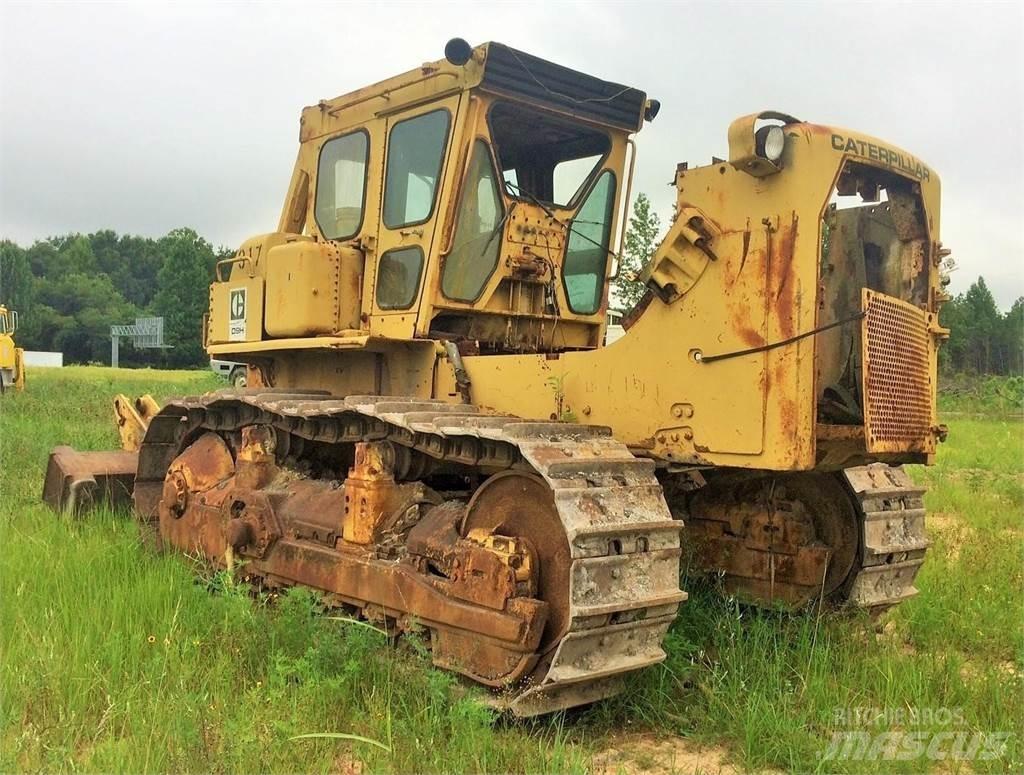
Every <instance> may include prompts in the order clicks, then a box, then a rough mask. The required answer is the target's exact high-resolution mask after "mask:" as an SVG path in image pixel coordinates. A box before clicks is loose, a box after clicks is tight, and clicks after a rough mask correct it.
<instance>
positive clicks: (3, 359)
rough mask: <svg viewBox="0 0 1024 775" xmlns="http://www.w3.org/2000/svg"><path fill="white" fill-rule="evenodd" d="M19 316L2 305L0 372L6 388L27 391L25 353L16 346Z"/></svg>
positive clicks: (0, 306) (0, 315)
mask: <svg viewBox="0 0 1024 775" xmlns="http://www.w3.org/2000/svg"><path fill="white" fill-rule="evenodd" d="M17 321H18V314H17V313H16V312H15V311H14V310H9V309H7V307H5V306H3V305H2V304H0V370H3V371H4V373H5V375H6V377H5V378H4V384H5V386H6V387H13V388H15V389H16V390H24V389H25V351H24V350H22V349H21V348H20V347H16V346H15V344H14V332H15V331H16V330H17V327H18V326H17Z"/></svg>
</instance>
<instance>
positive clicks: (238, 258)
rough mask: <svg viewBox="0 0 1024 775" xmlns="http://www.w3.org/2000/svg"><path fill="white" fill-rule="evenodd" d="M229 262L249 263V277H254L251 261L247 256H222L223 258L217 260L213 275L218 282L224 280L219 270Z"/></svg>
mask: <svg viewBox="0 0 1024 775" xmlns="http://www.w3.org/2000/svg"><path fill="white" fill-rule="evenodd" d="M230 264H249V277H254V276H255V275H254V274H253V271H252V261H251V260H250V258H249V257H248V256H232V257H231V258H223V259H221V260H220V261H218V262H217V267H216V270H215V275H216V277H217V282H219V283H222V282H224V277H223V273H222V272H221V267H223V266H228V265H230Z"/></svg>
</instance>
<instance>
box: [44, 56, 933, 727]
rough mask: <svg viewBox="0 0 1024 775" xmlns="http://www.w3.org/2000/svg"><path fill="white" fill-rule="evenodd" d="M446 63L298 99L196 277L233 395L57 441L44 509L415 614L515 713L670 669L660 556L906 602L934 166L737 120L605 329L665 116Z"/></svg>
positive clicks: (749, 581)
mask: <svg viewBox="0 0 1024 775" xmlns="http://www.w3.org/2000/svg"><path fill="white" fill-rule="evenodd" d="M445 53H446V57H445V59H444V60H441V61H438V62H433V63H428V64H425V65H422V66H421V67H418V68H416V69H415V70H412V71H410V72H408V73H405V74H403V75H400V76H397V77H394V78H391V79H390V80H386V81H382V82H381V83H378V84H375V85H373V86H369V87H366V88H364V89H360V90H358V91H355V92H352V93H350V94H347V95H345V96H342V97H338V98H336V99H332V100H324V101H321V102H320V103H318V104H317V105H314V106H312V107H309V108H306V109H305V110H304V111H303V112H302V118H301V121H300V128H299V140H300V143H299V153H298V159H297V161H296V164H295V169H294V172H293V174H292V178H291V183H290V185H289V189H288V194H287V197H286V200H285V203H284V207H283V210H282V213H281V218H280V221H279V223H278V226H277V230H276V231H274V232H271V233H268V234H264V235H260V236H257V237H253V238H252V239H250V240H248V241H246V242H245V243H244V244H243V245H242V247H241V248H240V249H239V251H238V252H237V254H236V255H235V256H234V257H232V258H230V259H227V260H225V261H222V262H221V263H220V264H219V265H218V267H217V278H216V281H215V282H214V283H213V284H212V286H211V288H210V313H209V317H208V321H207V326H206V334H205V339H206V341H205V344H206V347H207V350H208V352H209V354H210V355H211V356H212V357H216V358H228V359H231V360H236V361H244V362H246V363H248V364H249V374H248V385H249V388H248V389H246V390H241V391H222V392H218V393H215V394H210V395H206V396H200V397H194V398H186V399H182V400H179V401H174V402H172V403H170V404H169V405H168V406H166V407H164V408H163V409H162V410H161V411H160V412H159V413H158V414H157V415H156V416H155V417H153V418H152V420H151V421H148V424H147V421H146V420H139V422H138V423H136V425H137V426H138V428H140V429H141V428H143V427H145V428H146V430H145V438H144V439H143V441H142V444H141V448H140V450H139V452H138V453H132V452H124V453H120V457H118V456H117V454H118V453H86V454H80V453H75V452H74V451H73V450H70V449H68V448H61V450H59V451H58V452H56V453H55V454H54V456H53V458H52V460H51V465H50V469H49V471H48V476H47V483H46V485H45V491H44V496H45V497H46V499H47V500H48V501H49V502H50V503H52V504H53V505H54V506H55V507H57V508H65V509H66V508H72V507H79V506H81V504H83V503H88V502H91V501H92V500H93V496H92V495H91V494H90V493H92V492H93V491H94V490H97V489H102V488H101V487H100V485H99V484H98V483H101V482H111V483H113V484H112V485H111V486H114V484H116V485H117V486H121V487H123V488H127V489H128V490H131V491H132V493H133V497H134V506H135V509H136V511H137V513H138V515H139V517H140V518H141V519H142V520H143V521H144V522H146V523H149V524H152V525H153V526H154V527H155V528H156V529H158V530H159V533H160V535H161V537H162V539H163V541H164V543H165V545H167V546H173V547H175V548H177V549H179V550H181V551H184V552H189V553H193V554H201V555H203V556H205V557H207V558H209V560H210V561H211V562H213V563H217V564H227V565H232V564H234V563H235V562H238V561H243V562H244V563H245V570H246V572H247V573H248V574H249V575H250V576H251V577H253V578H255V579H259V580H261V582H262V583H264V584H266V585H271V586H277V585H288V584H304V585H309V586H312V587H315V588H317V589H320V590H322V591H323V593H324V594H325V596H326V599H327V600H328V601H330V602H331V603H333V604H336V605H339V606H343V607H348V608H349V609H350V610H352V611H353V612H355V613H358V614H359V615H361V616H365V617H367V618H370V619H374V620H377V621H381V622H384V623H386V624H387V625H388V626H390V627H392V628H394V629H395V630H403V629H408V628H415V629H424V628H425V629H426V630H427V631H428V632H429V634H430V640H431V648H432V654H433V660H434V662H435V663H436V664H437V665H439V666H442V667H445V668H448V669H451V670H455V671H458V672H460V673H462V674H464V675H466V676H469V677H470V678H472V679H473V680H475V681H477V682H479V683H482V684H485V685H487V686H492V687H496V688H500V689H502V690H503V692H502V694H501V702H502V703H503V704H504V705H505V706H506V707H509V708H511V709H512V710H513V711H514V712H516V713H519V714H523V715H528V714H534V713H542V712H546V711H550V710H555V709H558V708H565V707H570V706H573V705H579V704H582V703H585V702H590V701H593V700H595V699H599V698H601V697H605V696H608V695H609V694H611V693H613V692H615V691H616V690H617V688H618V687H619V686H620V685H621V680H622V677H623V676H624V675H627V674H628V673H629V672H631V671H633V670H637V669H639V668H642V667H644V666H646V665H650V664H653V663H656V662H658V661H660V660H661V659H663V658H664V652H663V650H662V647H661V642H662V639H663V637H664V635H665V632H666V631H667V628H668V626H669V625H670V623H671V622H672V620H673V618H674V617H675V616H676V613H677V609H678V607H679V604H680V603H681V602H683V601H684V600H685V593H684V592H683V591H682V590H681V589H680V564H681V559H680V558H681V557H682V556H683V554H684V552H685V553H686V556H687V566H688V567H691V568H692V567H697V568H702V569H705V570H707V571H711V572H715V573H718V574H720V575H721V576H722V578H723V579H724V583H725V586H726V588H727V589H728V590H729V591H731V592H733V593H736V594H738V595H741V596H742V597H744V598H745V599H747V600H749V601H751V602H755V603H759V604H767V605H777V604H782V605H787V606H790V607H796V606H801V605H804V604H806V603H808V602H809V601H812V600H816V599H819V598H825V599H826V600H827V601H829V602H833V603H836V604H847V605H855V606H861V607H865V608H868V609H871V610H873V611H882V610H884V609H886V608H888V607H889V606H892V605H894V604H896V603H898V602H899V601H901V600H902V599H904V598H906V597H908V596H910V595H912V594H914V593H915V591H916V590H915V589H914V586H913V583H914V578H915V576H916V574H917V571H918V568H919V567H920V565H921V563H922V562H923V559H924V554H925V551H926V549H927V546H928V542H927V539H926V538H925V535H924V509H923V503H922V491H921V490H920V489H917V488H915V487H914V486H913V484H912V483H911V482H910V480H909V479H908V477H907V476H906V474H905V473H904V472H903V470H902V469H901V468H899V467H898V465H899V464H901V463H906V462H913V463H930V462H932V460H933V456H934V453H935V445H936V442H937V441H938V440H940V439H941V438H942V435H943V433H944V429H943V428H942V427H941V426H939V425H938V423H937V419H936V412H935V373H936V360H935V359H936V349H937V347H938V344H939V342H940V341H941V340H942V339H943V337H944V336H945V331H944V330H943V329H942V328H941V327H940V326H939V323H938V311H939V306H940V304H941V303H942V301H944V297H943V295H942V293H941V291H940V286H939V276H938V266H939V263H940V260H941V258H942V256H943V255H944V251H943V250H942V249H941V247H940V243H939V236H938V235H939V180H938V177H937V176H936V174H935V173H934V171H932V170H931V169H929V168H928V167H927V166H925V165H924V164H923V163H922V162H920V161H918V160H917V159H916V158H915V157H913V156H912V155H910V154H909V153H907V152H905V151H902V150H900V149H898V148H896V147H895V146H893V145H891V144H889V143H886V142H883V141H881V140H877V139H874V138H872V137H869V136H867V135H863V134H860V133H856V132H850V131H847V130H843V129H837V128H832V127H826V126H821V125H817V124H812V123H809V122H805V121H801V120H798V119H796V118H794V117H792V116H789V115H786V114H783V113H777V112H762V113H755V114H752V115H749V116H746V117H743V118H740V119H738V120H736V121H734V122H733V123H732V125H731V126H730V127H729V130H728V148H729V153H728V158H726V159H714V160H713V161H712V163H711V164H708V165H705V166H700V167H689V166H688V165H686V164H681V165H679V167H678V168H677V170H676V175H675V184H676V189H677V207H676V218H675V220H674V222H673V223H672V225H671V228H670V229H669V231H668V234H667V235H666V237H665V238H664V240H663V242H662V243H661V245H660V246H659V247H658V249H657V251H656V253H655V255H654V257H653V258H652V260H651V261H650V262H649V264H648V266H647V267H646V269H645V271H644V273H643V278H642V279H643V280H644V281H645V282H646V284H647V287H648V292H647V295H646V296H645V298H644V299H643V300H642V301H641V302H640V304H639V305H638V306H637V307H636V308H635V309H634V310H632V311H631V312H629V313H628V314H627V315H626V320H625V325H626V328H627V329H628V330H627V331H626V333H625V335H623V336H622V337H621V338H619V339H618V340H617V341H615V342H614V343H613V344H611V345H609V346H605V345H604V342H605V327H606V311H607V307H608V296H609V283H610V281H611V280H612V278H613V277H614V276H615V273H616V271H617V269H616V264H617V262H616V258H617V255H618V254H619V252H620V250H621V244H622V234H623V226H624V224H623V219H624V214H625V213H626V212H628V204H629V192H630V184H631V175H632V169H633V164H634V158H635V152H636V151H635V147H634V144H633V140H632V137H633V135H634V134H635V133H636V132H637V131H638V130H640V129H641V127H642V126H643V124H644V122H645V121H650V120H653V119H654V117H655V116H656V114H657V112H658V107H659V106H658V103H657V102H656V101H654V100H650V99H648V98H647V96H646V95H645V94H644V93H643V92H641V91H639V90H637V89H633V88H629V87H626V86H622V85H619V84H614V83H609V82H606V81H603V80H599V79H597V78H595V77H593V76H589V75H585V74H583V73H579V72H576V71H573V70H570V69H568V68H565V67H562V66H560V65H556V64H553V63H550V62H546V61H544V60H541V59H538V58H536V57H533V56H530V55H529V54H526V53H524V52H521V51H517V50H515V49H512V48H509V47H507V46H504V45H501V44H499V43H488V44H485V45H482V46H479V47H477V48H470V47H469V46H468V45H467V44H465V43H464V42H463V41H459V40H455V41H451V42H450V43H449V45H448V47H447V48H446V51H445ZM121 416H123V415H121ZM147 420H148V417H147ZM89 454H93V455H100V456H102V457H93V458H90V457H89ZM112 455H113V457H112ZM90 461H93V463H95V465H93V467H92V468H90ZM100 468H103V470H102V471H99V469H100ZM90 471H92V472H93V474H95V475H90ZM104 477H105V478H104Z"/></svg>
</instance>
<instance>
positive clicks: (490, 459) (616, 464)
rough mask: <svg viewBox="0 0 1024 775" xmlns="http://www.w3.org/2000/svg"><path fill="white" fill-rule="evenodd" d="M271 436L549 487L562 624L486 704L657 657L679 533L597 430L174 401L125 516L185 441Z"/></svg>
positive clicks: (578, 683)
mask: <svg viewBox="0 0 1024 775" xmlns="http://www.w3.org/2000/svg"><path fill="white" fill-rule="evenodd" d="M252 424H261V425H272V426H273V427H275V428H276V429H277V430H278V432H279V433H281V432H283V433H285V434H290V435H291V436H293V437H297V438H300V439H306V440H310V441H318V442H326V443H331V444H350V443H355V442H361V441H381V440H387V441H391V442H392V443H394V444H397V445H401V446H404V447H407V448H410V449H414V450H417V451H419V452H422V453H425V454H426V455H429V456H431V457H432V458H435V459H437V460H442V461H451V462H456V463H460V464H463V465H468V466H472V467H475V468H477V469H478V470H479V471H481V472H483V473H488V474H489V473H496V472H499V471H502V470H510V469H512V470H515V469H518V470H524V471H532V472H534V473H536V474H537V475H539V476H540V477H542V478H543V480H544V481H545V482H546V483H547V484H548V486H549V487H550V488H551V491H552V493H553V496H554V502H555V504H556V508H557V512H558V516H559V518H560V519H561V522H562V526H563V528H564V530H565V534H566V536H567V537H568V540H569V548H570V555H571V558H572V564H571V573H570V589H569V620H568V623H567V625H566V627H565V629H564V634H563V635H562V637H561V638H560V639H559V640H558V641H557V642H555V643H553V644H552V645H551V647H550V648H549V649H548V653H547V654H545V655H544V656H543V657H542V659H541V662H540V666H539V669H538V670H535V671H534V674H533V678H532V679H531V680H530V681H529V682H528V683H527V684H526V685H523V686H519V687H516V688H514V689H512V690H509V691H507V692H506V693H505V694H503V695H502V696H500V697H499V698H498V699H497V700H496V703H497V704H499V705H500V706H501V707H503V708H505V709H508V710H511V711H512V712H514V713H515V714H517V715H520V716H532V715H538V714H542V713H548V712H552V711H556V710H560V709H564V708H569V707H573V706H576V705H581V704H585V703H589V702H593V701H596V700H599V699H603V698H605V697H608V696H610V695H612V694H615V693H616V692H617V691H618V690H619V689H620V687H621V683H622V679H623V677H624V676H625V675H627V674H629V673H631V672H633V671H635V670H639V669H641V668H643V667H647V666H649V665H653V664H656V663H658V662H660V661H662V660H663V659H664V658H665V652H664V651H663V650H662V646H661V644H662V641H663V639H664V637H665V633H666V632H667V630H668V627H669V625H670V624H671V623H672V621H673V619H674V618H675V615H676V611H677V609H678V606H679V604H680V603H681V602H683V601H684V600H685V599H686V593H685V592H683V591H681V590H680V589H679V558H680V545H679V541H680V527H681V525H680V523H679V522H678V521H675V520H673V519H672V516H671V514H670V513H669V509H668V506H667V504H666V502H665V497H664V494H663V492H662V489H661V486H660V484H659V483H658V480H657V479H656V478H655V475H654V468H655V467H654V463H653V461H649V460H643V459H638V458H636V457H634V456H633V455H632V454H631V453H630V452H629V450H628V449H627V448H626V447H625V446H624V445H623V444H621V443H619V442H617V441H616V440H615V439H613V438H611V434H610V431H609V430H608V429H607V428H601V427H592V426H585V425H577V424H569V423H553V422H534V421H530V420H524V419H522V418H518V417H514V416H496V415H493V414H485V413H484V412H483V411H482V410H480V409H479V408H477V407H474V406H468V405H458V404H449V403H445V402H442V401H433V400H422V399H417V398H404V397H394V396H386V397H381V396H349V397H347V398H344V399H338V398H333V397H330V396H327V395H326V394H321V393H300V392H293V391H287V390H274V389H260V388H257V389H250V390H226V391H219V392H216V393H211V394H207V395H204V396H201V397H196V398H186V399H180V400H172V401H170V402H169V403H168V404H167V406H165V407H164V409H163V410H162V411H161V412H160V414H159V415H157V416H156V417H155V418H154V419H153V421H152V423H151V424H150V427H149V430H148V432H147V434H146V438H145V441H144V442H143V445H142V448H141V450H140V455H139V468H138V475H137V478H136V485H135V503H136V509H137V511H138V512H139V514H140V516H141V517H142V518H143V519H148V520H150V521H155V520H156V519H157V513H158V512H157V506H158V503H159V501H160V497H161V491H162V487H163V481H164V476H165V474H166V472H167V469H168V467H169V465H170V463H171V461H172V460H173V459H174V457H175V456H176V455H177V454H178V453H179V452H180V450H181V449H182V448H183V447H184V446H185V445H187V444H188V443H189V442H190V440H191V439H193V438H195V436H196V434H197V433H201V432H203V431H206V430H213V431H219V432H230V431H234V430H237V429H240V428H241V427H243V426H246V425H252Z"/></svg>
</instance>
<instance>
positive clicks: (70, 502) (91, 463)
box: [43, 447, 139, 517]
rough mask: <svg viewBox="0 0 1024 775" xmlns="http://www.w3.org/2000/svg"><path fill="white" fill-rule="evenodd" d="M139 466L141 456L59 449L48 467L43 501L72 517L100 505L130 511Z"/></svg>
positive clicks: (124, 452) (135, 453)
mask: <svg viewBox="0 0 1024 775" xmlns="http://www.w3.org/2000/svg"><path fill="white" fill-rule="evenodd" d="M138 465H139V453H138V452H126V451H117V452H79V451H78V450H76V449H72V448H71V447H57V448H56V449H54V450H53V452H51V453H50V461H49V463H48V464H47V466H46V479H45V480H44V482H43V501H45V502H46V503H47V504H48V505H49V506H50V508H52V509H53V510H54V511H56V512H58V513H60V514H64V515H67V516H72V517H77V516H80V515H82V514H84V513H85V512H87V511H89V510H91V509H93V508H95V507H97V506H100V505H110V506H112V507H115V508H117V507H124V506H126V507H130V506H131V504H132V489H133V488H134V487H135V471H136V469H137V468H138Z"/></svg>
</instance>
